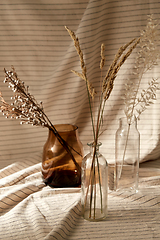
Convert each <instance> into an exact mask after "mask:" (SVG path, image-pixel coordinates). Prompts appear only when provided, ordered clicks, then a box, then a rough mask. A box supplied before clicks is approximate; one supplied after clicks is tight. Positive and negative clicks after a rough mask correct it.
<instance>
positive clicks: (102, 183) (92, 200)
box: [81, 143, 108, 221]
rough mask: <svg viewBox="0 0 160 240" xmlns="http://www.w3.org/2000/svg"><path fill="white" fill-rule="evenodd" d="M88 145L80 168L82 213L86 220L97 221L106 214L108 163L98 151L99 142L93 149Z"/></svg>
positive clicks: (92, 145) (91, 145) (92, 146)
mask: <svg viewBox="0 0 160 240" xmlns="http://www.w3.org/2000/svg"><path fill="white" fill-rule="evenodd" d="M88 145H89V146H90V152H89V153H88V154H87V155H86V156H85V157H84V159H83V161H82V170H81V204H82V215H83V217H84V219H86V220H89V221H99V220H102V219H104V218H106V216H107V197H108V164H107V161H106V159H105V158H104V157H103V155H102V154H101V153H100V152H99V146H100V145H101V143H98V144H97V146H96V148H95V149H94V144H88ZM94 150H96V152H95V158H93V156H94Z"/></svg>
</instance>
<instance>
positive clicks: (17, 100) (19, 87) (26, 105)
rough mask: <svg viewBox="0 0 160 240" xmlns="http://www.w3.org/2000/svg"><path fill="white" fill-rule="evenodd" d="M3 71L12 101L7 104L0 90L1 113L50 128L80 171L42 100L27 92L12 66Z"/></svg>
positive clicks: (21, 122) (22, 122)
mask: <svg viewBox="0 0 160 240" xmlns="http://www.w3.org/2000/svg"><path fill="white" fill-rule="evenodd" d="M4 72H5V80H4V83H8V87H9V88H11V89H12V91H13V93H14V95H13V97H11V100H12V101H13V102H12V103H11V104H8V103H7V102H6V101H5V100H4V98H3V96H2V93H1V92H0V111H1V112H2V113H3V115H4V116H5V117H6V118H13V119H19V120H20V124H32V126H42V127H46V128H48V129H49V130H51V131H52V132H53V134H54V135H55V137H56V138H57V139H58V141H59V142H60V144H61V145H62V146H63V147H64V149H65V150H66V151H67V153H69V154H70V157H71V159H72V161H73V162H74V164H75V166H76V167H77V171H79V173H80V172H81V169H80V166H79V164H78V163H77V161H76V159H75V158H74V156H73V154H72V152H71V149H72V150H73V151H75V150H74V149H73V148H72V147H71V146H69V144H68V143H67V142H66V141H65V140H64V139H63V138H62V137H61V135H60V134H59V133H58V131H57V129H56V128H55V126H54V125H53V124H52V122H51V121H50V120H49V118H48V116H47V115H46V114H45V112H44V109H43V104H42V102H40V103H37V101H36V99H35V98H34V96H32V95H31V94H30V93H29V92H28V89H29V87H28V86H27V87H26V86H25V84H24V82H22V81H21V80H20V79H19V77H18V75H17V73H16V71H15V69H14V67H12V70H11V71H7V70H6V69H4ZM78 154H79V153H78Z"/></svg>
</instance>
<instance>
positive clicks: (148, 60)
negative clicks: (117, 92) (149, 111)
mask: <svg viewBox="0 0 160 240" xmlns="http://www.w3.org/2000/svg"><path fill="white" fill-rule="evenodd" d="M158 44H159V36H158V24H157V21H156V20H154V19H153V16H152V15H150V16H149V17H148V22H147V25H146V28H145V29H144V30H143V31H141V36H140V41H139V51H138V56H137V58H136V61H135V66H134V68H133V72H132V73H131V74H130V78H129V79H128V80H127V82H126V84H125V93H124V96H123V97H122V98H123V99H124V106H125V109H124V112H125V115H126V118H127V124H128V126H127V136H126V140H125V146H124V152H123V157H122V161H121V162H119V167H118V168H117V173H116V176H117V179H116V182H117V183H118V181H119V179H120V177H121V174H122V166H123V164H124V160H125V155H126V149H127V144H128V140H129V139H128V138H129V134H130V128H131V124H132V121H134V120H136V121H137V120H140V115H141V114H142V113H143V112H144V111H145V110H146V108H147V107H149V106H150V105H151V104H153V103H154V101H155V100H156V93H157V90H159V89H160V88H159V83H158V81H157V79H154V78H152V79H151V80H150V81H149V82H148V87H147V88H146V89H141V88H142V87H141V86H142V80H144V81H145V77H144V75H145V74H146V73H147V72H148V71H150V70H151V69H153V67H154V66H155V65H157V64H158V60H159V54H160V52H159V49H158ZM116 185H117V184H116Z"/></svg>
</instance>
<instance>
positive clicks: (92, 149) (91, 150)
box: [87, 142, 102, 154]
mask: <svg viewBox="0 0 160 240" xmlns="http://www.w3.org/2000/svg"><path fill="white" fill-rule="evenodd" d="M87 145H88V146H89V148H90V153H91V154H93V152H94V148H95V145H94V143H93V142H92V143H88V144H87ZM101 145H102V143H101V142H98V143H97V145H96V153H99V148H100V146H101Z"/></svg>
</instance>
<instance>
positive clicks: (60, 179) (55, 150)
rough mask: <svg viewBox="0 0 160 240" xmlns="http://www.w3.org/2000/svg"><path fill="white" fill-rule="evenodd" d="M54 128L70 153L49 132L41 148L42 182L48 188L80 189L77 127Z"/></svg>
mask: <svg viewBox="0 0 160 240" xmlns="http://www.w3.org/2000/svg"><path fill="white" fill-rule="evenodd" d="M54 127H55V128H56V130H57V131H58V133H59V135H60V136H61V137H62V138H63V139H64V140H65V141H66V144H67V145H68V147H69V149H70V152H67V151H66V149H65V148H64V147H63V146H62V144H61V143H60V142H59V141H58V139H57V137H56V136H55V134H54V133H53V132H52V131H51V130H49V134H48V139H47V141H46V143H45V145H44V147H43V159H42V177H43V181H44V182H45V183H46V185H49V186H50V187H78V186H79V187H80V185H81V164H82V159H83V146H82V143H81V142H80V139H79V135H78V127H77V126H74V125H71V124H57V125H54ZM73 158H74V159H73ZM73 160H74V161H73Z"/></svg>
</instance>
